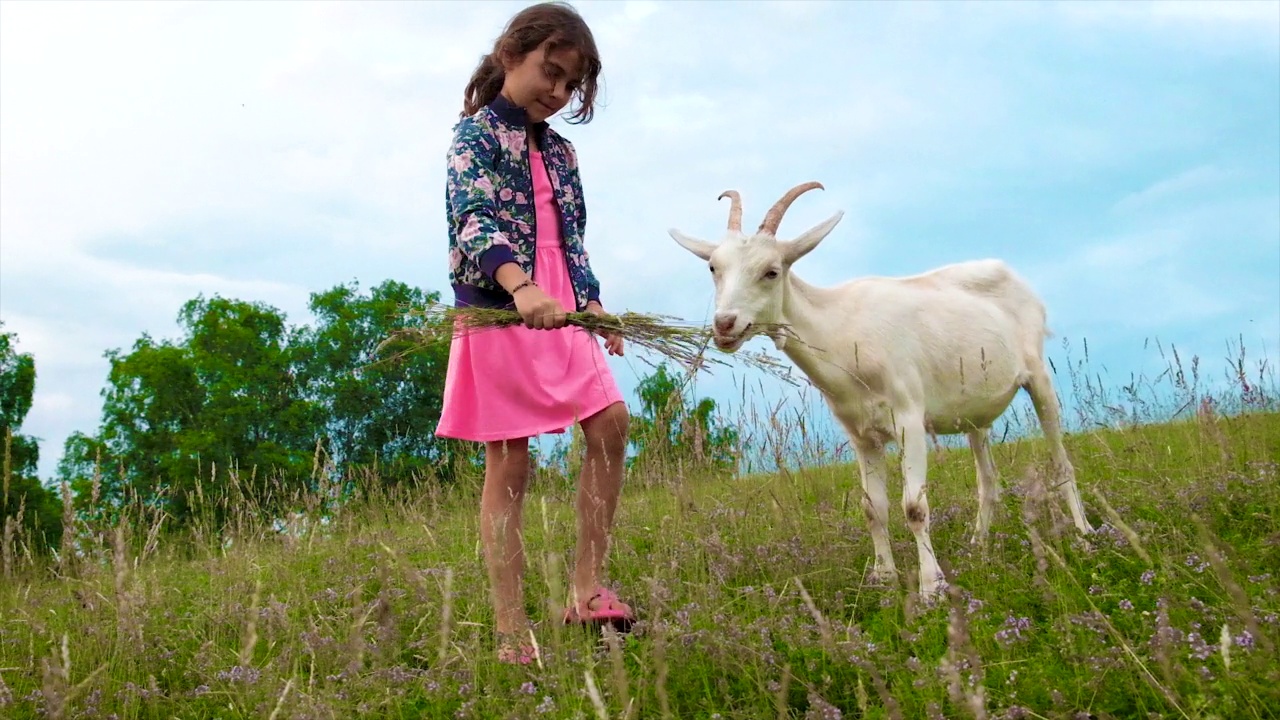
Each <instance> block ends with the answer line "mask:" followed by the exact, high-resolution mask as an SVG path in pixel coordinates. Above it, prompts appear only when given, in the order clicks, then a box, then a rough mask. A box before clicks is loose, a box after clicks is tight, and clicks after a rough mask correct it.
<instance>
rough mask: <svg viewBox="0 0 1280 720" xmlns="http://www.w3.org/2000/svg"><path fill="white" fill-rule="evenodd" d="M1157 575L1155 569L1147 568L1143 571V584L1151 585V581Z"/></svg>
mask: <svg viewBox="0 0 1280 720" xmlns="http://www.w3.org/2000/svg"><path fill="white" fill-rule="evenodd" d="M1155 577H1156V571H1155V570H1147V571H1146V572H1144V573H1142V584H1143V585H1150V584H1151V581H1152V580H1154V579H1155Z"/></svg>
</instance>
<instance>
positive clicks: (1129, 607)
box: [1120, 598, 1133, 610]
mask: <svg viewBox="0 0 1280 720" xmlns="http://www.w3.org/2000/svg"><path fill="white" fill-rule="evenodd" d="M1120 609H1121V610H1132V609H1133V603H1131V602H1129V598H1125V599H1123V600H1121V601H1120Z"/></svg>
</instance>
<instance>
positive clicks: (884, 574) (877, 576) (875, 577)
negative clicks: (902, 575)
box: [867, 569, 898, 586]
mask: <svg viewBox="0 0 1280 720" xmlns="http://www.w3.org/2000/svg"><path fill="white" fill-rule="evenodd" d="M867 581H868V583H869V584H871V585H883V586H893V585H897V584H898V571H897V570H893V569H889V570H886V569H877V570H872V571H871V574H870V575H869V576H868V578H867Z"/></svg>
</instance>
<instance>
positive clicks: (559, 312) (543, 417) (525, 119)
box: [436, 2, 634, 663]
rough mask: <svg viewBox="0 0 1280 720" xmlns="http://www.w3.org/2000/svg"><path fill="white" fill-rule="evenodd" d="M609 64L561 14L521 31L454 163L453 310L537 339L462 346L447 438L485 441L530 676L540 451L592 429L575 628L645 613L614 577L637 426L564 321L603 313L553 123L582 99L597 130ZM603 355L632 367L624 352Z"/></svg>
mask: <svg viewBox="0 0 1280 720" xmlns="http://www.w3.org/2000/svg"><path fill="white" fill-rule="evenodd" d="M599 74H600V58H599V55H598V53H597V51H596V45H595V40H594V39H593V37H592V34H591V30H590V29H589V28H588V27H587V25H586V23H585V22H583V20H582V18H581V17H580V16H579V15H578V14H577V12H576V11H574V9H573V8H572V7H570V6H568V5H564V4H561V3H556V2H552V3H543V4H539V5H534V6H532V7H528V8H526V9H524V10H523V11H521V12H520V13H519V14H517V15H516V16H515V17H514V18H512V19H511V21H510V22H509V23H508V24H507V27H506V29H505V30H504V31H503V33H502V35H501V37H499V38H498V40H497V42H495V43H494V46H493V51H492V52H491V53H489V54H488V55H486V56H485V57H484V59H483V60H482V61H481V62H480V66H479V67H478V68H477V69H476V71H475V73H474V74H473V75H472V77H471V82H470V83H468V85H467V89H466V93H465V104H464V110H463V113H462V119H461V121H460V122H459V123H458V125H457V126H456V128H455V129H454V137H453V145H452V148H451V149H450V151H449V157H448V165H449V167H448V192H447V194H446V207H447V211H448V218H449V280H450V283H451V285H452V286H453V292H454V298H455V301H454V302H455V305H456V306H459V307H464V306H479V307H502V308H514V309H515V310H516V311H517V312H519V313H520V316H521V318H522V319H523V320H524V322H525V327H510V328H505V329H501V330H484V331H470V332H467V331H462V332H457V333H455V335H454V339H453V344H452V346H451V348H450V352H449V365H448V370H447V376H446V380H445V391H444V410H443V412H442V414H441V417H440V424H439V426H438V427H437V429H436V434H437V435H438V436H441V437H452V438H459V439H464V440H474V441H479V442H484V443H485V479H484V491H483V493H482V495H481V501H480V534H481V538H482V541H483V544H484V551H485V562H486V564H487V566H488V571H489V581H490V585H491V590H492V593H493V604H494V612H495V616H496V624H497V633H498V638H499V650H498V656H499V659H501V660H503V661H506V662H520V663H528V662H530V661H531V660H532V659H533V656H534V650H533V646H532V644H531V643H529V641H528V631H527V630H528V619H527V618H526V616H525V610H524V601H523V597H524V593H523V575H524V554H523V550H522V547H521V537H520V525H521V508H522V504H523V501H524V491H525V483H526V482H527V480H528V477H529V437H531V436H534V435H539V434H542V433H560V432H564V430H565V429H566V428H567V427H570V426H572V425H573V424H574V423H575V422H580V423H581V426H582V432H583V436H584V438H585V440H586V445H587V454H586V460H585V462H584V463H583V467H582V477H581V479H580V480H579V486H578V500H577V513H578V538H577V544H578V547H577V557H576V561H575V567H574V578H573V590H574V594H573V599H572V601H571V603H570V605H569V607H567V608H566V609H565V615H564V621H565V622H566V623H571V622H581V623H593V624H597V623H604V622H609V623H613V624H615V625H617V626H619V629H622V630H625V629H627V628H628V627H629V626H630V623H631V621H632V620H633V619H634V616H633V613H632V610H631V608H630V607H628V606H627V605H626V604H624V603H622V602H621V601H619V600H618V598H617V596H616V595H615V594H614V593H613V592H612V591H610V590H609V589H608V588H606V587H604V584H603V582H602V579H601V569H602V566H603V563H604V555H605V551H606V549H607V546H608V542H609V532H610V530H611V529H612V526H613V516H614V509H615V507H616V505H617V501H618V493H619V490H620V488H621V485H622V473H623V454H624V452H625V450H626V444H627V425H628V419H629V418H628V413H627V408H626V405H625V404H624V403H623V401H622V396H621V393H619V391H618V388H617V385H616V383H615V382H614V379H613V376H612V374H611V373H610V371H609V367H608V365H607V364H606V363H605V359H604V353H603V352H601V350H600V345H599V343H598V342H597V341H596V339H595V338H594V337H593V336H591V335H590V334H588V333H586V332H584V331H583V330H581V329H580V328H575V327H566V324H565V313H566V309H568V308H570V307H572V309H573V310H576V311H587V312H592V313H596V314H603V313H604V308H603V307H602V306H601V304H600V285H599V283H598V282H597V281H596V278H595V274H594V273H593V272H592V271H591V264H590V262H589V261H588V257H587V252H586V250H585V249H584V248H583V231H584V228H585V226H586V217H587V215H586V207H585V206H584V204H583V198H582V187H581V181H580V179H579V174H578V163H577V155H576V153H575V151H574V148H573V145H572V144H570V143H569V141H568V140H565V139H564V138H563V137H561V136H560V135H559V134H558V133H556V131H555V130H552V129H551V128H550V127H549V126H548V125H547V119H548V118H550V117H551V116H552V115H555V114H556V113H559V112H560V111H561V110H562V109H564V108H565V106H566V105H567V104H568V103H569V101H570V100H571V99H576V100H577V101H578V107H577V109H576V110H575V111H574V112H573V114H572V116H571V118H572V120H576V121H578V122H583V123H585V122H590V120H591V117H592V115H593V104H594V101H595V95H596V87H597V78H598V77H599ZM605 347H606V348H607V349H608V350H609V352H610V353H612V354H615V355H621V354H622V352H623V349H622V338H621V337H618V336H608V337H606V338H605Z"/></svg>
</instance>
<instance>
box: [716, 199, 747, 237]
mask: <svg viewBox="0 0 1280 720" xmlns="http://www.w3.org/2000/svg"><path fill="white" fill-rule="evenodd" d="M725 198H729V199H730V200H732V201H733V204H732V205H730V206H729V229H730V230H736V231H738V232H741V231H742V196H741V195H739V194H738V191H737V190H725V191H724V192H722V193H720V197H718V198H716V200H723V199H725Z"/></svg>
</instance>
